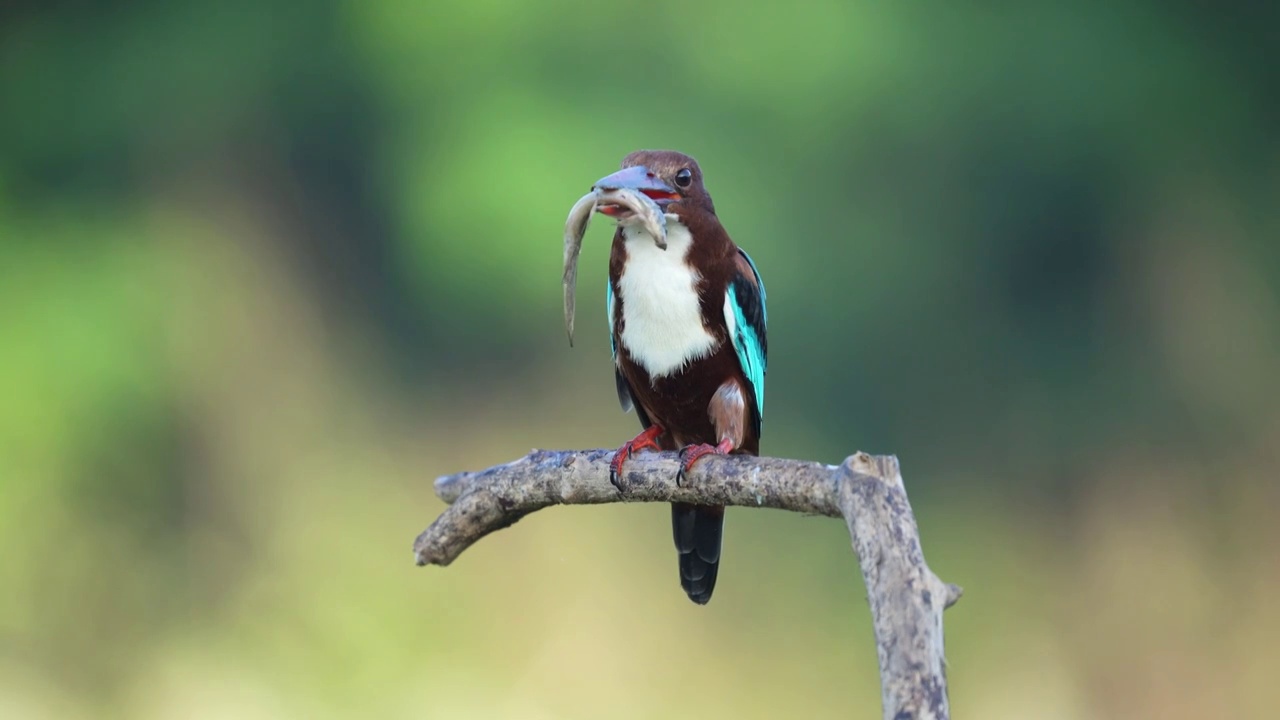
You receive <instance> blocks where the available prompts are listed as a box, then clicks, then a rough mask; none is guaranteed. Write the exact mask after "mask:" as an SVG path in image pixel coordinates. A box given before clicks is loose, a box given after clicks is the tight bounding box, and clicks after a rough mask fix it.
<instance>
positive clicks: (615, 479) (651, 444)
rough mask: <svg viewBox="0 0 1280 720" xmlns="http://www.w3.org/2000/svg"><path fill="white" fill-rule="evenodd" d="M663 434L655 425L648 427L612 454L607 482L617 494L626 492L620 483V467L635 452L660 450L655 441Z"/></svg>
mask: <svg viewBox="0 0 1280 720" xmlns="http://www.w3.org/2000/svg"><path fill="white" fill-rule="evenodd" d="M663 432H665V431H664V430H663V429H662V428H660V427H658V426H657V425H650V426H649V427H648V428H646V429H645V431H644V432H642V433H640V434H639V435H637V436H635V437H634V438H632V439H631V440H628V441H626V442H625V443H623V444H622V447H620V448H618V452H616V453H614V454H613V459H612V460H610V461H609V482H610V483H611V484H612V485H613V486H614V487H616V488H618V492H620V493H622V494H624V495H625V494H626V492H627V489H626V487H625V486H624V485H623V482H622V465H623V464H624V463H625V462H626V461H627V460H629V459H631V456H632V455H634V454H635V452H636V451H637V450H645V449H650V448H651V449H653V450H661V449H662V448H660V447H658V443H657V442H656V440H657V438H658V437H659V436H660V435H662V433H663Z"/></svg>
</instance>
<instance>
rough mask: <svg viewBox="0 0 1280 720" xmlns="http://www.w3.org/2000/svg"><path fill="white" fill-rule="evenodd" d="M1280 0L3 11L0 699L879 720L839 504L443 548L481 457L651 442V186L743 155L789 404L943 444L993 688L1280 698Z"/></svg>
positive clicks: (176, 0) (785, 432)
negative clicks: (458, 483)
mask: <svg viewBox="0 0 1280 720" xmlns="http://www.w3.org/2000/svg"><path fill="white" fill-rule="evenodd" d="M1278 23H1280V5H1276V4H1275V3H1270V4H1266V3H1236V4H1229V5H1222V6H1218V7H1214V6H1211V5H1206V4H1196V3H1176V2H1175V3H1165V2H1155V1H1154V0H1145V1H1141V0H1140V1H1133V2H1119V3H1117V2H1101V1H1100V0H1086V1H1085V2H1083V3H1077V4H1075V5H1072V6H1071V7H1069V8H1068V7H1067V6H1066V5H1063V4H1061V3H1050V2H1030V3H1022V4H1013V5H1009V4H1006V5H1002V6H994V5H987V6H982V7H976V6H973V7H961V6H956V5H952V4H943V3H924V4H909V3H899V4H886V3H869V2H868V3H844V2H834V1H827V2H816V3H812V4H808V5H803V6H800V5H795V6H785V5H777V6H775V7H771V8H767V9H749V8H748V7H747V6H744V5H741V4H739V3H734V2H730V1H729V0H721V1H719V2H702V3H693V2H684V3H681V2H651V3H634V4H621V3H619V4H604V5H601V4H588V3H569V2H539V3H532V2H529V3H518V2H495V1H493V0H477V1H473V2H464V3H439V2H420V1H416V0H363V1H360V2H356V1H352V0H348V1H346V2H342V1H339V0H321V1H319V2H310V3H302V2H290V1H288V0H263V1H262V2H254V1H253V0H226V1H225V2H221V3H214V4H211V3H206V2H195V1H194V0H171V1H170V2H159V1H158V0H152V1H149V2H147V1H138V2H118V3H97V4H94V3H87V2H78V3H37V2H30V1H28V2H17V3H6V4H5V5H4V7H3V9H0V717H4V718H23V719H25V718H59V719H61V718H91V717H104V718H144V719H145V718H175V717H182V718H231V717H244V718H293V717H297V718H301V717H306V718H346V717H377V718H437V717H438V718H446V717H447V718H459V717H462V718H472V717H474V718H534V719H539V720H540V719H543V718H546V719H551V718H650V717H677V718H683V717H690V718H694V717H697V718H715V717H744V718H766V717H770V718H771V717H793V716H794V717H860V718H876V717H879V713H880V708H879V690H878V680H877V676H876V657H875V650H874V647H873V643H872V637H871V625H870V618H869V615H868V613H867V609H866V603H865V600H864V590H863V588H862V586H861V580H860V576H859V574H858V571H857V565H856V561H855V559H854V557H853V555H852V553H851V551H850V549H849V546H848V538H847V534H846V532H845V530H844V527H843V526H842V524H841V523H839V522H838V521H835V520H829V519H821V518H803V517H799V516H792V515H788V514H785V513H779V512H773V511H751V510H737V511H732V512H731V513H730V516H729V519H728V522H727V527H726V538H725V554H724V562H723V565H722V572H721V577H720V582H719V587H718V589H717V592H716V596H715V599H714V601H713V602H712V603H711V604H710V605H709V606H707V607H705V608H702V607H697V606H694V605H693V604H691V603H690V602H689V601H688V600H687V599H686V598H685V597H684V594H683V593H682V592H681V591H680V588H679V583H678V579H677V573H676V562H675V553H674V551H673V549H672V547H671V540H670V531H669V527H668V512H667V509H666V508H665V507H662V506H656V505H643V506H642V505H632V506H621V505H618V506H609V507H591V508H563V509H554V510H549V511H546V512H543V513H538V514H536V515H534V516H532V517H529V518H528V519H526V520H524V521H522V522H521V523H519V524H518V525H516V526H515V527H514V528H512V529H510V530H505V531H503V532H501V533H499V534H497V535H495V536H493V537H491V538H489V539H487V540H485V541H484V542H482V543H480V544H479V545H478V546H476V547H475V548H474V549H472V550H470V551H469V552H468V553H466V554H465V555H464V556H463V557H462V558H461V559H460V560H459V561H458V562H457V563H455V564H454V565H453V566H451V567H449V568H448V569H444V570H441V569H437V568H430V569H418V568H415V567H414V565H413V562H412V557H411V553H410V546H411V543H412V540H413V538H414V537H415V536H416V534H417V533H418V532H419V531H420V530H421V529H422V528H423V527H425V526H426V524H427V523H428V522H429V521H430V520H431V519H432V518H434V517H435V515H436V514H437V513H438V512H439V511H440V510H441V507H442V506H441V504H440V503H439V501H437V500H436V499H435V498H434V496H433V495H432V492H431V481H432V480H433V479H434V478H435V477H436V476H437V475H440V474H443V473H448V472H453V471H457V470H463V469H478V468H481V467H486V466H488V465H492V464H495V463H499V462H505V461H507V460H510V459H513V458H515V457H517V456H519V455H522V454H523V453H525V452H527V451H528V450H529V449H530V448H532V447H546V448H581V447H602V446H609V447H612V446H617V445H618V444H619V443H620V442H622V441H623V440H625V439H627V438H629V437H631V436H632V435H633V434H634V432H635V431H636V430H637V427H638V426H637V422H636V419H635V416H634V415H623V414H621V413H620V412H619V410H618V407H617V402H616V399H615V398H614V388H613V379H612V370H611V368H610V363H609V346H608V341H607V338H606V332H605V319H604V317H603V297H602V296H603V278H604V274H605V266H606V257H607V255H606V253H607V245H608V238H609V230H608V228H607V225H608V224H607V223H605V222H597V223H595V224H594V225H593V227H592V229H591V231H590V233H589V236H588V238H587V245H586V248H585V250H584V254H583V269H582V274H583V279H582V281H581V284H580V294H581V296H582V297H581V298H580V300H579V308H580V312H579V318H578V338H579V342H578V347H576V348H574V349H572V350H571V349H570V348H569V347H568V345H567V343H566V339H565V335H564V329H563V324H562V322H563V321H562V319H561V300H560V284H559V279H560V263H561V233H562V228H563V222H564V219H565V215H566V214H567V212H568V210H569V207H570V206H571V205H572V203H573V202H574V201H575V200H576V199H577V198H578V197H579V196H581V195H582V193H583V192H585V191H586V189H587V188H588V186H589V185H590V184H591V183H592V181H594V180H595V179H596V178H598V177H600V176H602V175H604V174H607V173H609V172H611V171H612V170H613V169H615V168H616V167H617V164H618V161H619V160H620V159H621V158H622V156H623V155H624V154H626V153H627V152H629V151H631V150H634V149H637V148H653V147H664V148H675V149H679V150H682V151H685V152H688V153H690V154H692V155H694V156H695V157H697V158H698V159H699V161H700V162H701V163H702V166H703V168H704V169H705V172H706V176H707V182H708V185H709V188H710V189H711V191H712V193H713V195H714V197H715V199H716V204H717V208H718V210H719V212H720V215H721V217H722V218H723V221H724V223H725V225H726V227H727V228H728V229H729V231H730V233H731V234H732V235H733V237H734V238H735V239H736V240H737V241H738V242H739V243H740V244H741V245H743V246H744V247H745V248H747V249H748V250H749V251H750V252H751V253H752V255H753V257H754V258H755V260H756V262H757V264H758V265H759V267H760V269H761V272H762V274H763V275H764V278H765V281H766V283H767V284H768V288H769V302H770V306H769V311H770V318H771V320H772V322H771V325H770V328H769V339H770V348H771V350H772V354H771V357H770V371H771V372H770V375H769V399H768V403H769V415H768V417H767V418H766V424H765V435H764V439H763V451H764V452H765V453H766V454H769V455H777V456H786V457H798V458H810V459H820V460H823V461H827V462H832V463H835V462H839V461H840V460H841V459H842V458H844V457H845V456H847V455H849V454H851V453H853V452H854V451H856V450H866V451H870V452H877V453H892V454H896V455H898V456H899V457H900V459H901V461H902V463H903V469H904V475H905V477H906V481H907V486H908V489H909V491H910V493H911V498H912V501H913V504H914V506H915V509H916V511H917V515H918V517H919V520H920V525H921V529H922V534H923V541H924V546H925V551H926V553H927V556H928V558H929V560H930V562H931V564H932V565H933V567H934V569H935V570H936V571H937V572H938V573H939V575H941V576H942V577H943V578H944V579H945V580H948V581H950V582H955V583H958V584H961V585H963V586H964V588H965V590H966V594H965V597H964V599H963V600H962V601H961V603H960V604H959V605H958V606H956V607H955V608H954V609H953V610H951V611H950V612H949V613H948V614H947V625H946V630H947V649H948V660H949V676H950V681H951V688H952V689H951V698H952V704H953V708H954V711H955V715H956V716H957V717H969V718H988V719H990V718H1044V719H1047V720H1058V719H1064V720H1065V719H1074V718H1112V717H1114V718H1121V717H1123V718H1161V719H1170V718H1173V719H1177V718H1197V719H1200V718H1208V717H1233V718H1239V717H1250V718H1262V717H1271V716H1273V713H1274V709H1275V707H1276V704H1277V702H1280V686H1278V685H1277V683H1276V682H1275V679H1274V678H1275V675H1276V674H1277V672H1280V616H1278V615H1277V613H1276V612H1275V600H1274V599H1275V597H1276V596H1277V594H1278V593H1280V561H1278V560H1277V549H1278V548H1280V524H1277V523H1276V522H1274V520H1275V518H1276V509H1277V506H1278V505H1280V482H1277V469H1276V468H1277V466H1278V465H1280V405H1278V404H1277V400H1280V380H1277V369H1278V368H1280V243H1278V242H1277V241H1278V240H1280V213H1277V200H1278V199H1280V134H1278V133H1277V129H1278V128H1280V65H1277V63H1276V62H1275V52H1276V45H1275V38H1276V35H1275V28H1276V27H1277V26H1278Z"/></svg>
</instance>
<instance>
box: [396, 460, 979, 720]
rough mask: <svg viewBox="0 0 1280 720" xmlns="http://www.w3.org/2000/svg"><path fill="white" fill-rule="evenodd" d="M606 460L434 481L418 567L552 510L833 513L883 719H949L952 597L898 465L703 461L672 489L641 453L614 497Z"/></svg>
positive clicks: (666, 467) (524, 464) (669, 471)
mask: <svg viewBox="0 0 1280 720" xmlns="http://www.w3.org/2000/svg"><path fill="white" fill-rule="evenodd" d="M612 457H613V451H612V450H585V451H548V450H535V451H533V452H532V453H530V454H529V455H528V456H526V457H523V458H520V459H519V460H516V461H514V462H510V463H507V464H506V465H498V466H496V467H492V468H489V469H487V470H481V471H479V472H472V473H459V474H457V475H449V476H446V477H442V478H440V479H438V480H436V483H435V490H436V494H437V495H439V496H440V499H442V500H444V501H445V502H447V503H450V506H449V507H448V508H447V509H446V510H445V511H444V513H443V514H441V515H440V517H439V518H437V519H436V521H435V522H433V523H432V524H431V526H430V527H428V528H427V529H426V530H424V531H423V532H422V534H421V535H419V536H418V539H417V541H416V542H414V545H413V550H414V555H415V557H416V559H417V562H418V564H419V565H441V566H443V565H448V564H449V563H451V562H453V561H454V560H455V559H457V557H458V556H459V555H461V554H462V552H463V551H464V550H466V549H467V548H468V547H470V546H471V545H472V544H473V543H475V542H476V541H478V540H479V539H480V538H482V537H484V536H485V535H488V534H489V533H491V532H494V531H495V530H500V529H502V528H505V527H508V526H510V525H511V524H512V523H514V522H516V521H517V520H519V519H520V518H522V517H524V516H525V515H528V514H529V513H531V512H534V511H535V510H540V509H542V508H544V507H549V506H551V505H582V504H593V503H610V502H687V503H699V504H704V505H735V506H743V507H770V508H776V509H779V510H791V511H794V512H801V513H806V514H811V515H826V516H830V517H843V518H844V520H845V523H846V524H847V525H848V527H849V535H850V537H851V538H852V541H853V549H854V552H855V553H856V554H857V556H858V562H859V563H860V564H861V566H862V578H863V581H864V582H865V583H866V587H867V600H868V603H869V605H870V606H871V616H872V621H873V625H874V627H875V636H876V649H877V654H878V656H879V660H880V683H881V691H882V692H881V695H882V701H883V709H884V717H885V718H886V720H915V719H918V720H945V719H946V718H948V717H950V710H949V708H948V705H947V677H946V659H945V657H944V653H943V632H942V611H943V610H944V609H946V608H948V607H951V605H953V604H954V603H955V602H956V600H958V599H959V597H960V592H961V591H960V588H959V587H957V586H955V585H949V584H947V583H944V582H943V581H942V580H940V579H938V576H937V575H934V574H933V571H931V570H930V569H929V566H928V565H927V564H926V563H925V560H924V554H923V552H922V551H921V549H920V534H919V531H918V529H917V527H916V521H915V516H914V515H913V514H912V512H911V504H910V502H908V500H907V492H906V489H905V488H904V486H903V483H902V475H901V473H900V472H899V468H898V460H897V458H894V457H892V456H871V455H867V454H866V453H857V454H856V455H853V456H851V457H849V458H848V459H847V460H845V461H844V463H843V464H841V465H839V466H831V465H823V464H821V463H815V462H808V461H803V460H783V459H778V458H766V457H750V456H744V455H736V456H729V457H724V456H708V457H706V458H704V459H702V460H699V461H698V464H697V465H696V466H695V467H694V469H693V471H692V472H690V473H689V476H688V477H687V478H686V479H685V481H684V482H683V484H681V485H677V484H676V481H675V477H676V467H677V463H678V459H677V456H676V454H675V453H666V452H664V453H652V452H644V453H638V454H636V455H635V456H634V457H632V458H631V459H630V460H628V461H627V464H626V466H625V473H624V474H625V477H624V478H623V480H622V482H621V484H622V485H623V488H624V491H623V492H620V491H619V490H618V489H617V488H616V487H614V486H613V484H611V483H610V482H609V460H610V459H611V458H612Z"/></svg>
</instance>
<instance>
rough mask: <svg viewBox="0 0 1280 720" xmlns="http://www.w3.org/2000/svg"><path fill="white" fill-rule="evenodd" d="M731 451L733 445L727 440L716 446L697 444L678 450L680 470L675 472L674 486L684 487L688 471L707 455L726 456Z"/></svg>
mask: <svg viewBox="0 0 1280 720" xmlns="http://www.w3.org/2000/svg"><path fill="white" fill-rule="evenodd" d="M731 449H733V445H732V443H730V442H729V441H728V440H721V441H720V443H719V444H718V445H708V444H706V443H698V444H696V445H685V446H684V447H682V448H680V469H679V470H678V471H676V486H677V487H683V486H684V480H685V477H687V476H688V474H689V469H690V468H692V467H693V464H694V463H696V462H698V461H699V460H701V459H702V458H704V457H706V456H708V455H728V454H729V451H730V450H731Z"/></svg>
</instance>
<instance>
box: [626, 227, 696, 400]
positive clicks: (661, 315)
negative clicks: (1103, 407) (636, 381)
mask: <svg viewBox="0 0 1280 720" xmlns="http://www.w3.org/2000/svg"><path fill="white" fill-rule="evenodd" d="M623 235H624V237H625V238H626V245H627V262H626V264H625V265H624V266H623V271H622V277H621V278H619V280H618V295H619V299H620V300H621V301H622V322H623V325H622V335H621V340H622V345H623V347H624V348H625V349H626V351H627V353H628V354H629V355H630V356H631V358H632V359H633V360H635V362H636V363H637V364H639V365H640V366H641V367H643V368H644V369H645V370H646V371H647V372H648V373H649V375H650V376H651V377H664V376H667V375H672V374H675V373H677V372H679V371H680V370H681V369H683V368H684V366H685V365H687V364H688V363H689V362H691V361H693V360H697V359H699V358H702V357H705V356H706V355H708V354H709V353H710V352H711V351H712V350H714V349H715V346H716V339H715V337H714V336H713V335H712V334H711V333H709V332H707V329H706V327H704V326H703V324H702V307H701V303H700V302H699V299H698V291H697V283H698V280H699V276H698V273H697V272H696V271H694V269H693V268H691V267H689V266H688V265H686V264H685V256H686V255H688V253H689V247H690V246H691V245H692V244H693V237H692V235H690V234H689V229H688V228H686V227H685V226H684V225H682V224H681V223H680V222H679V221H678V220H675V219H674V216H668V218H667V249H666V250H663V249H661V248H659V247H658V246H657V245H655V244H654V242H653V238H652V237H651V236H650V235H649V234H648V233H647V232H645V231H644V230H643V229H642V228H639V227H635V226H630V225H626V226H623Z"/></svg>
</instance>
